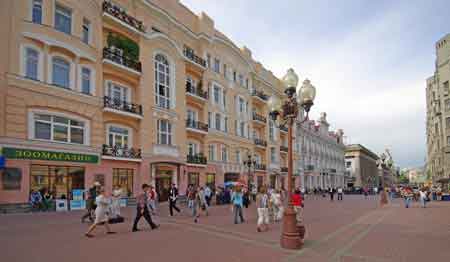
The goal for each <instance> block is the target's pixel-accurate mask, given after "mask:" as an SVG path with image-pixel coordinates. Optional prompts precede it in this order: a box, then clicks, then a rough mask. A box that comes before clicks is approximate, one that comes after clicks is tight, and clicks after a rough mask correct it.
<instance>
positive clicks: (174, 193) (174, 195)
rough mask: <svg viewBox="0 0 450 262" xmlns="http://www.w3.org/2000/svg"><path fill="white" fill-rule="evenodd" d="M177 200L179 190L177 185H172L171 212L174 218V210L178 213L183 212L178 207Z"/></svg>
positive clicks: (170, 192) (170, 195) (170, 191)
mask: <svg viewBox="0 0 450 262" xmlns="http://www.w3.org/2000/svg"><path fill="white" fill-rule="evenodd" d="M177 199H178V189H177V187H176V186H175V184H172V185H171V186H170V189H169V211H170V216H171V217H172V216H173V209H175V210H176V211H177V212H178V213H180V212H181V210H180V209H179V208H178V207H177Z"/></svg>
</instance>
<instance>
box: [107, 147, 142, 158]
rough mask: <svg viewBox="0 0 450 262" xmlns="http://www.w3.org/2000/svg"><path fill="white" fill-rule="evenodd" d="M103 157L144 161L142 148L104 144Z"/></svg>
mask: <svg viewBox="0 0 450 262" xmlns="http://www.w3.org/2000/svg"><path fill="white" fill-rule="evenodd" d="M102 155H103V156H102V158H103V159H113V160H126V161H135V162H140V161H142V157H141V149H135V148H128V147H121V146H117V145H116V146H110V145H105V144H104V145H103V148H102Z"/></svg>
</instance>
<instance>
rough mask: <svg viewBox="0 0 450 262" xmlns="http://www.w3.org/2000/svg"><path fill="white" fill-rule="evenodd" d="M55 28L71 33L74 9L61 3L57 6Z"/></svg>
mask: <svg viewBox="0 0 450 262" xmlns="http://www.w3.org/2000/svg"><path fill="white" fill-rule="evenodd" d="M55 29H56V30H58V31H61V32H63V33H66V34H69V35H70V34H71V33H72V11H71V10H70V9H68V8H66V7H63V6H61V5H59V4H56V8H55Z"/></svg>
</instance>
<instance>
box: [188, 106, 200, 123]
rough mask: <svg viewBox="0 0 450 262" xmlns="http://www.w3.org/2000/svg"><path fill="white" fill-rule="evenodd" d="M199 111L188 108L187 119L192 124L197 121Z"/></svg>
mask: <svg viewBox="0 0 450 262" xmlns="http://www.w3.org/2000/svg"><path fill="white" fill-rule="evenodd" d="M197 115H198V113H197V111H195V110H193V109H190V108H188V109H187V111H186V119H187V120H188V121H189V122H191V121H197Z"/></svg>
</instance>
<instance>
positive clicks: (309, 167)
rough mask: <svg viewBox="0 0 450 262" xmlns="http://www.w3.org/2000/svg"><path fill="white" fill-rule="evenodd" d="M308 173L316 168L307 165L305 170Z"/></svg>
mask: <svg viewBox="0 0 450 262" xmlns="http://www.w3.org/2000/svg"><path fill="white" fill-rule="evenodd" d="M305 169H306V170H307V171H313V170H314V166H313V165H306V168H305Z"/></svg>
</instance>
